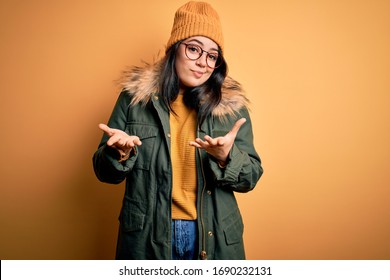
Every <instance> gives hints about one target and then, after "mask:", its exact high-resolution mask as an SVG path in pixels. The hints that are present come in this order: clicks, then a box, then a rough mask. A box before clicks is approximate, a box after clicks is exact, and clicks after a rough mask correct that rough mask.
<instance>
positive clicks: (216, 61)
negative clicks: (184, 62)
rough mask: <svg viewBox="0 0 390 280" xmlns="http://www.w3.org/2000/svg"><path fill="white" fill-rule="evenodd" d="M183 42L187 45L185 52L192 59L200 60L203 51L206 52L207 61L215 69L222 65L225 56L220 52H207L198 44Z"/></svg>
mask: <svg viewBox="0 0 390 280" xmlns="http://www.w3.org/2000/svg"><path fill="white" fill-rule="evenodd" d="M182 44H183V45H185V46H186V49H185V53H186V56H187V57H188V58H189V59H190V60H198V59H199V58H201V56H202V55H203V53H206V54H207V55H206V63H207V66H208V67H210V68H213V69H215V68H218V67H219V66H221V64H222V61H223V57H222V55H220V53H219V52H207V51H205V50H204V49H202V48H201V47H199V46H198V45H194V44H186V43H183V42H182Z"/></svg>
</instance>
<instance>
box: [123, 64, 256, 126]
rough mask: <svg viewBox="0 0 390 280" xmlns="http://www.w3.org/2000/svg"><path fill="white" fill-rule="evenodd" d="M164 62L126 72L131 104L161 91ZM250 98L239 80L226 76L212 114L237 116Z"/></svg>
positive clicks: (146, 100) (147, 100) (145, 99)
mask: <svg viewBox="0 0 390 280" xmlns="http://www.w3.org/2000/svg"><path fill="white" fill-rule="evenodd" d="M161 69H162V63H161V62H158V63H155V64H147V63H145V65H144V66H143V67H139V66H134V67H131V68H130V69H129V70H127V71H125V72H124V76H123V79H122V82H121V86H122V87H123V89H125V90H126V91H127V92H128V93H129V94H130V95H131V96H132V97H133V98H132V101H131V104H130V105H135V104H138V103H141V104H142V105H146V104H147V103H148V102H149V101H150V99H151V98H152V97H153V95H155V94H156V93H158V92H159V77H160V73H161ZM248 105H249V100H248V98H247V97H246V96H245V94H244V91H243V89H242V87H241V85H240V83H238V82H237V81H235V80H234V79H232V78H231V77H229V76H228V77H226V79H225V81H224V83H223V85H222V99H221V102H220V103H219V104H218V106H217V107H216V108H215V109H214V110H213V111H212V115H213V116H215V117H218V118H220V119H225V118H226V117H227V116H235V115H237V114H238V112H239V111H240V110H241V109H242V108H243V107H246V108H248Z"/></svg>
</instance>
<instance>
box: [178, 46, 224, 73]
mask: <svg viewBox="0 0 390 280" xmlns="http://www.w3.org/2000/svg"><path fill="white" fill-rule="evenodd" d="M181 44H183V45H185V49H184V53H185V54H186V57H187V58H188V59H189V60H192V61H195V60H198V59H199V58H201V57H202V56H203V53H206V54H213V53H214V52H208V51H205V50H204V49H202V47H200V46H198V45H195V44H188V43H184V42H181ZM188 46H195V47H197V48H199V49H200V55H199V57H198V58H190V57H189V56H188V54H187V48H188ZM216 53H217V54H218V59H217V61H216V62H215V66H214V67H212V66H210V65H209V62H208V55H206V64H207V66H208V67H210V68H211V69H216V68H218V67H219V66H221V65H222V62H223V56H222V54H221V52H220V51H219V50H218V51H216Z"/></svg>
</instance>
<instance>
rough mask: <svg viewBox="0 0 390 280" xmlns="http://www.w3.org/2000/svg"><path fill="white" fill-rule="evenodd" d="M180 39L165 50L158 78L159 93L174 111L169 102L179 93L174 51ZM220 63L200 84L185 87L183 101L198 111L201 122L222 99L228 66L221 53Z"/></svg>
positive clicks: (175, 51)
mask: <svg viewBox="0 0 390 280" xmlns="http://www.w3.org/2000/svg"><path fill="white" fill-rule="evenodd" d="M180 43H181V41H179V42H177V43H176V44H174V45H173V46H172V47H170V48H169V50H168V51H167V52H166V56H165V59H164V62H163V67H162V74H161V80H160V93H161V95H162V98H163V100H164V103H165V105H166V106H167V108H168V109H169V110H170V111H171V112H173V113H174V111H173V110H172V107H171V104H172V102H173V101H175V100H176V98H177V95H178V94H179V77H178V75H177V73H176V68H175V61H176V53H177V49H178V48H179V45H180ZM218 59H221V60H222V61H221V65H220V66H219V67H218V68H216V69H214V71H213V73H212V74H211V76H210V78H209V79H208V80H207V81H206V82H205V83H203V84H202V85H200V86H197V87H192V88H187V89H186V91H185V92H184V96H183V97H184V98H183V101H184V103H185V104H186V105H187V106H189V107H190V108H194V109H195V110H197V112H198V121H199V123H200V124H201V123H202V122H203V121H204V120H205V119H206V117H207V116H208V115H210V114H211V112H212V111H213V109H214V108H215V107H217V106H218V104H219V102H220V101H221V99H222V84H223V82H224V81H225V78H226V76H227V72H228V66H227V63H226V61H225V60H224V59H223V57H222V55H220V56H219V58H218Z"/></svg>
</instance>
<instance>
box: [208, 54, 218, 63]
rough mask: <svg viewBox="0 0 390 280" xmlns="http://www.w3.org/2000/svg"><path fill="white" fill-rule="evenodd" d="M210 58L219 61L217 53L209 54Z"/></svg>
mask: <svg viewBox="0 0 390 280" xmlns="http://www.w3.org/2000/svg"><path fill="white" fill-rule="evenodd" d="M209 59H211V60H212V61H217V60H218V55H216V54H209Z"/></svg>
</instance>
